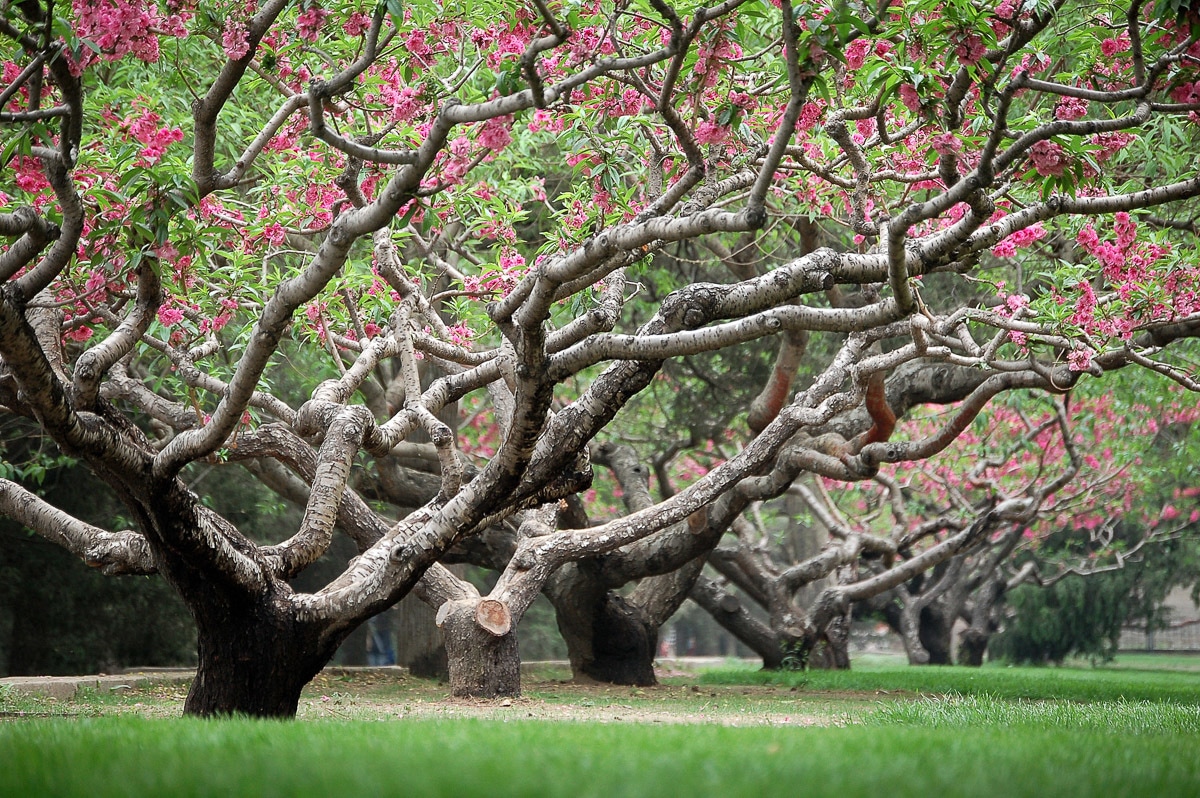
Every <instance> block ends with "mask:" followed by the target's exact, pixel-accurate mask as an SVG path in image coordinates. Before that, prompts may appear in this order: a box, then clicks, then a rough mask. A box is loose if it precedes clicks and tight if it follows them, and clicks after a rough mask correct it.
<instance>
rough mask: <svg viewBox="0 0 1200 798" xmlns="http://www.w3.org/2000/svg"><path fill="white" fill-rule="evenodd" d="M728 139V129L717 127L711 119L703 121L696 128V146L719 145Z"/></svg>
mask: <svg viewBox="0 0 1200 798" xmlns="http://www.w3.org/2000/svg"><path fill="white" fill-rule="evenodd" d="M727 138H729V128H728V127H723V126H721V125H718V124H717V123H716V122H713V121H712V120H711V119H705V120H704V121H703V122H701V123H700V124H699V125H697V126H696V143H697V144H719V143H720V142H722V141H725V139H727Z"/></svg>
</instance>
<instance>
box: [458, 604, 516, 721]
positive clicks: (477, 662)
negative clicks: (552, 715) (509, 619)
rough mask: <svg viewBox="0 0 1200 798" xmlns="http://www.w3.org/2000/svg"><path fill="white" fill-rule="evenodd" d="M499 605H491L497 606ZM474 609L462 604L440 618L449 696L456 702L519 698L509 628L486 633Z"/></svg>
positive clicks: (513, 639) (512, 633)
mask: <svg viewBox="0 0 1200 798" xmlns="http://www.w3.org/2000/svg"><path fill="white" fill-rule="evenodd" d="M498 603H499V602H493V604H498ZM477 606H478V605H472V604H468V603H464V604H462V605H461V606H459V607H456V608H454V609H452V610H450V611H449V612H448V613H447V615H446V616H445V617H444V618H440V625H441V629H442V636H443V637H444V638H445V640H446V658H447V661H448V664H449V669H450V693H451V694H452V695H454V696H457V697H459V698H502V697H505V696H519V695H520V694H521V656H520V653H519V651H518V648H517V632H516V629H514V628H511V624H505V625H506V626H509V627H510V628H508V629H507V630H505V631H502V632H501V633H499V634H497V631H500V630H501V629H503V627H502V626H501V627H498V628H494V629H493V630H492V631H489V630H487V629H485V628H483V627H482V626H480V624H479V621H478V617H477Z"/></svg>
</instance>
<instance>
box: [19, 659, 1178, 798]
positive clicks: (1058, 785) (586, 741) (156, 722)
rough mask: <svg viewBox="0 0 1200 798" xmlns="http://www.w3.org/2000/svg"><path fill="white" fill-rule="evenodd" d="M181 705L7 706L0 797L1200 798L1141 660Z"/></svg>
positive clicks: (864, 666) (148, 698) (351, 690)
mask: <svg viewBox="0 0 1200 798" xmlns="http://www.w3.org/2000/svg"><path fill="white" fill-rule="evenodd" d="M178 694H179V692H178V688H172V689H171V690H162V691H158V692H154V691H129V692H128V693H120V694H113V695H98V694H91V695H83V696H80V697H79V698H78V699H76V700H74V701H70V702H59V703H52V702H45V701H38V700H34V699H27V698H18V697H14V696H11V695H10V696H7V697H5V696H2V695H0V717H2V718H4V719H5V721H6V722H0V796H8V795H13V796H26V795H29V796H40V795H54V796H60V795H61V796H89V798H91V796H97V797H98V798H100V797H103V796H176V795H179V796H192V795H195V796H202V795H203V796H207V795H213V796H217V795H219V796H226V795H246V796H298V797H300V798H303V797H304V796H322V797H325V796H340V795H370V796H392V795H421V796H424V795H446V796H508V795H569V796H592V795H596V796H610V795H612V796H641V795H646V796H650V795H653V796H656V798H666V797H667V796H675V795H720V796H726V795H729V796H738V795H745V796H763V795H786V796H835V797H836V798H858V796H863V798H867V797H870V798H875V797H876V796H886V797H887V798H893V796H910V795H911V796H920V798H930V796H943V795H945V796H959V795H962V796H1059V795H1061V796H1105V798H1108V797H1109V796H1142V795H1146V796H1197V795H1200V675H1198V674H1196V673H1195V672H1190V673H1189V672H1187V670H1186V669H1182V670H1176V671H1154V670H1147V669H1146V664H1145V663H1140V664H1139V665H1138V669H1121V668H1103V669H1092V668H1046V669H1043V668H1002V667H986V668H983V669H975V670H971V669H965V668H908V667H906V666H897V665H895V664H893V663H891V662H889V661H876V662H866V663H861V662H860V663H856V670H854V671H850V672H843V673H829V672H809V673H791V674H763V673H760V672H757V671H754V670H749V669H746V668H744V667H743V668H732V667H728V668H722V669H719V670H716V671H712V672H707V673H702V674H700V676H699V677H698V678H685V677H676V678H672V679H670V680H668V683H667V684H664V685H662V686H660V687H657V688H647V689H640V688H618V687H596V686H592V687H587V688H584V687H578V686H574V685H568V684H563V683H562V682H561V680H559V679H557V678H545V677H543V678H534V679H530V680H529V682H528V683H527V695H528V697H527V698H523V699H518V700H517V701H515V702H509V703H508V704H507V705H506V704H504V703H503V702H491V703H489V702H457V703H455V702H450V701H446V700H445V698H444V695H445V688H444V686H441V685H437V684H436V683H432V682H421V681H420V680H413V679H400V680H390V681H389V680H367V679H363V680H356V679H354V678H335V679H328V680H325V681H320V682H318V683H316V684H314V686H313V688H312V689H311V690H310V691H309V693H308V695H307V697H306V699H305V708H304V710H303V711H302V715H301V717H302V720H300V721H298V722H286V723H280V722H262V721H247V720H224V721H196V720H191V719H178V718H174V719H164V718H161V717H145V715H146V714H154V713H158V714H160V715H161V714H169V713H177V712H178ZM418 704H420V705H423V706H426V707H438V708H441V707H445V708H447V709H449V710H453V711H460V710H464V711H465V710H469V711H473V712H475V713H476V716H475V717H454V718H451V717H448V716H430V715H429V714H424V715H421V714H419V713H416V712H411V713H410V710H413V709H414V708H415V707H416V706H417V705H418ZM561 710H567V712H566V714H561V712H560V711H561ZM21 712H25V713H26V714H25V715H24V716H23V717H22V716H20V713H21ZM37 715H43V716H44V715H57V716H56V717H33V716H37ZM672 715H673V716H674V719H675V720H680V721H684V722H682V723H672V722H664V720H665V721H670V720H671V717H670V716H672ZM346 718H352V719H351V720H346ZM546 718H566V719H568V720H558V721H555V720H547V719H546ZM618 719H619V720H618ZM756 719H757V720H759V721H760V722H761V721H762V720H763V719H766V721H767V724H768V725H757V726H740V727H738V726H735V725H731V724H737V723H741V722H753V721H754V720H756ZM798 719H803V722H806V723H807V722H812V723H816V724H819V725H815V726H808V727H804V726H798V725H795V723H796V721H797V720H798ZM630 720H634V721H641V722H628V721H630Z"/></svg>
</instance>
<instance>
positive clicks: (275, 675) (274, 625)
mask: <svg viewBox="0 0 1200 798" xmlns="http://www.w3.org/2000/svg"><path fill="white" fill-rule="evenodd" d="M192 614H193V617H195V619H196V626H197V631H198V643H197V653H198V654H199V659H200V664H199V667H198V668H197V670H196V679H195V681H193V682H192V687H191V690H189V691H188V696H187V701H186V702H185V703H184V707H183V712H184V714H185V715H199V716H203V717H210V716H221V715H249V716H252V717H263V718H291V717H295V715H296V709H297V706H298V705H299V703H300V692H301V691H302V690H303V689H304V686H305V685H306V684H308V683H309V682H310V681H312V678H313V677H314V676H316V675H317V674H318V673H319V672H320V671H321V669H322V668H323V667H324V666H325V664H326V663H327V662H328V661H329V660H330V658H331V657H332V656H333V653H334V651H336V650H337V645H338V643H339V642H341V636H338V637H336V638H333V639H330V638H328V637H327V638H326V639H324V640H322V639H321V635H320V634H319V633H318V630H317V629H315V628H313V627H311V626H305V625H301V624H299V623H297V622H296V621H295V619H294V618H292V617H290V616H289V615H288V614H287V613H285V612H283V611H282V610H281V609H279V608H277V607H275V606H273V605H272V603H271V602H270V601H265V602H261V603H257V602H256V603H254V604H250V605H248V606H246V605H244V606H238V607H230V608H228V609H224V610H222V609H218V608H217V607H215V606H214V605H213V604H208V605H206V606H196V605H193V606H192Z"/></svg>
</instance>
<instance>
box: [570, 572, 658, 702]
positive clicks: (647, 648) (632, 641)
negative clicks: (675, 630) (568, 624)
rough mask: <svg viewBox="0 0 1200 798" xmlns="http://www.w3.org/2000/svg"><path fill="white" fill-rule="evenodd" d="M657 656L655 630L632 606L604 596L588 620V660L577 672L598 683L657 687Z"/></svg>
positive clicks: (615, 595)
mask: <svg viewBox="0 0 1200 798" xmlns="http://www.w3.org/2000/svg"><path fill="white" fill-rule="evenodd" d="M657 653H658V627H657V626H655V625H653V624H650V623H647V621H646V619H645V618H644V617H642V613H641V612H640V611H639V609H638V608H637V607H636V606H634V605H632V604H630V603H629V602H627V601H625V599H623V598H622V597H620V596H618V595H617V594H615V593H608V594H607V595H606V597H605V601H604V603H603V604H601V605H600V606H599V607H598V608H597V612H596V614H595V616H594V617H593V620H592V656H591V657H590V658H589V659H587V660H584V661H582V662H581V663H580V665H579V667H578V668H577V672H579V673H582V674H583V675H584V676H587V677H589V678H591V679H595V680H596V681H598V682H607V683H609V684H632V685H638V686H641V687H646V686H649V685H653V684H658V679H657V678H656V677H655V676H654V657H655V656H656V655H657ZM571 664H572V667H574V665H575V663H574V661H573V660H572V663H571Z"/></svg>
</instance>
